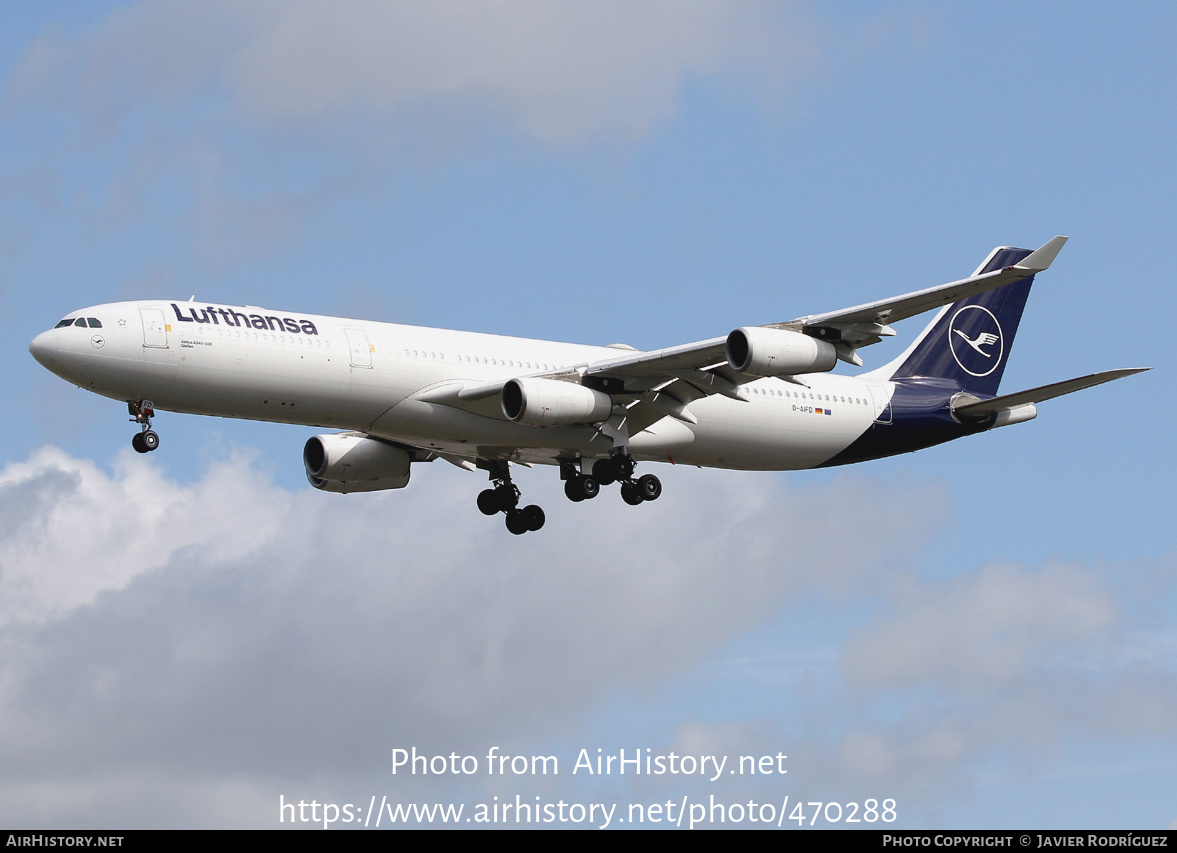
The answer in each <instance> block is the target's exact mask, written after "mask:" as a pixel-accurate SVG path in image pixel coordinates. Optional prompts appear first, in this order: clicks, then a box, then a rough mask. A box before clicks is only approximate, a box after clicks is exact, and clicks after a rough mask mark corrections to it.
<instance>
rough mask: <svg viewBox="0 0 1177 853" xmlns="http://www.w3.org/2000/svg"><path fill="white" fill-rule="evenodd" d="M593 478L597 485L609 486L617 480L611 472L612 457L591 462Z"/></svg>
mask: <svg viewBox="0 0 1177 853" xmlns="http://www.w3.org/2000/svg"><path fill="white" fill-rule="evenodd" d="M593 479H594V480H596V481H597V485H599V486H611V485H613V484H614V483H616V482H617V476H616V475H615V474H614V472H613V460H612V459H598V460H597V461H596V462H594V463H593Z"/></svg>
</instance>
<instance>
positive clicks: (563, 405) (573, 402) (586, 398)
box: [501, 378, 613, 426]
mask: <svg viewBox="0 0 1177 853" xmlns="http://www.w3.org/2000/svg"><path fill="white" fill-rule="evenodd" d="M501 403H502V407H503V416H504V417H505V418H506V419H507V420H509V421H518V422H519V423H521V424H529V425H531V426H552V425H553V424H595V423H597V422H599V421H603V420H607V419H608V418H609V415H610V414H611V413H612V412H613V398H612V397H610V396H609V395H608V394H605V393H602V392H601V391H594V390H593V389H592V388H586V387H584V386H583V385H577V384H575V383H572V382H561V381H560V380H558V379H538V378H526V379H512V380H510V381H508V382H507V384H506V385H504V386H503V393H502V397H501Z"/></svg>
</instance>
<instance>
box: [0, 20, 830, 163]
mask: <svg viewBox="0 0 1177 853" xmlns="http://www.w3.org/2000/svg"><path fill="white" fill-rule="evenodd" d="M819 38H820V33H819V32H818V31H817V29H816V28H815V26H814V24H813V23H812V21H811V20H810V19H809V16H808V14H807V12H806V9H805V6H804V4H789V5H782V4H776V3H767V2H748V3H740V4H731V3H725V2H720V0H686V2H664V1H662V0H650V2H639V3H635V2H623V0H600V1H599V2H594V3H546V2H540V0H510V1H509V2H497V3H483V2H473V0H439V2H434V3H395V4H393V3H367V2H358V0H352V2H337V3H330V4H328V3H322V2H281V3H276V2H271V3H255V4H250V5H248V6H242V5H241V4H236V3H225V2H204V3H191V2H176V0H172V2H159V3H140V4H137V5H134V6H131V7H127V8H123V9H119V10H117V11H115V12H113V13H111V14H110V15H109V16H108V17H107V18H106V19H105V20H104V21H103V22H102V23H101V24H99V25H98V26H97V27H96V28H94V29H93V30H92V31H89V32H86V33H83V34H81V35H75V36H63V35H61V34H59V33H49V34H46V35H44V36H42V38H41V39H39V40H38V41H37V42H36V43H35V44H34V45H33V46H32V47H31V48H30V49H29V51H28V52H27V53H26V55H25V57H24V59H23V62H22V63H21V65H20V66H19V68H18V69H17V71H16V73H15V74H14V75H13V78H12V79H11V80H10V81H9V89H10V92H12V93H13V94H15V95H17V96H30V95H34V94H36V95H38V96H43V95H44V94H45V92H46V90H47V89H48V90H49V91H54V92H56V93H57V94H58V95H59V96H62V97H66V98H68V99H69V100H70V101H71V102H73V103H74V104H75V105H76V106H77V107H79V108H87V109H89V110H93V108H94V107H95V105H101V106H100V109H104V110H107V111H108V118H114V119H116V120H117V117H118V116H119V115H120V113H121V112H122V111H124V110H125V109H127V107H128V105H129V104H130V103H152V102H157V103H158V102H167V101H171V100H176V99H182V98H190V97H194V96H197V95H200V94H203V93H206V92H207V91H208V90H209V89H210V87H211V88H222V89H227V90H228V91H229V92H230V93H231V95H232V97H233V99H234V100H235V101H236V103H237V104H238V106H239V107H240V108H241V110H242V111H243V114H245V115H247V116H249V117H250V118H251V119H253V120H263V121H272V120H279V121H286V120H298V121H301V120H306V119H326V120H328V121H337V120H339V119H340V117H341V116H342V115H346V114H348V113H350V112H352V111H358V112H360V113H364V114H376V115H380V114H387V115H396V114H406V115H417V116H420V114H421V113H420V110H421V109H422V108H424V109H425V111H426V113H428V112H429V111H430V110H432V109H440V110H442V111H443V112H452V111H455V110H456V111H462V112H466V113H468V114H469V115H470V116H472V117H473V118H474V119H475V120H483V119H487V118H490V119H492V120H493V121H496V122H502V123H503V124H504V125H505V126H507V127H510V128H513V129H515V130H518V131H521V132H523V133H525V134H528V135H530V136H533V137H535V138H537V139H541V140H544V141H546V142H551V143H561V144H562V143H578V142H582V141H584V140H586V139H589V138H592V137H598V136H607V137H609V136H618V137H621V138H632V137H636V136H641V135H644V134H646V133H648V132H649V131H650V130H651V129H652V128H653V127H655V126H657V125H658V124H659V123H660V122H662V121H664V120H666V119H667V118H668V117H670V116H671V115H673V114H674V112H675V111H676V110H677V109H678V106H679V101H680V99H681V97H682V87H683V85H684V83H685V82H687V81H688V80H690V79H691V78H704V77H712V76H716V75H719V76H732V75H737V76H749V77H750V79H754V80H756V81H757V88H758V89H759V90H762V91H763V90H765V89H768V90H773V91H775V90H779V89H780V88H781V87H782V85H786V81H791V80H793V79H794V78H795V77H796V76H797V74H799V73H800V72H801V71H802V70H804V69H810V68H812V67H813V65H814V64H815V63H816V62H817V59H818V54H819V50H818V48H817V46H816V45H817V43H818V41H819Z"/></svg>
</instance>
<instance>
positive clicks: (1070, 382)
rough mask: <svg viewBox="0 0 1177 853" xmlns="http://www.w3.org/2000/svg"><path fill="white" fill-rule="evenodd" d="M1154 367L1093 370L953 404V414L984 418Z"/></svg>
mask: <svg viewBox="0 0 1177 853" xmlns="http://www.w3.org/2000/svg"><path fill="white" fill-rule="evenodd" d="M1151 369H1152V368H1149V367H1127V368H1123V369H1122V370H1105V371H1103V372H1101V373H1092V374H1091V375H1090V376H1080V377H1079V378H1077V379H1067V380H1066V381H1063V382H1054V383H1052V384H1050V385H1043V386H1041V387H1040V388H1031V389H1030V390H1029V391H1019V392H1017V393H1016V394H1003V395H1002V396H1000V397H994V398H992V399H990V400H981V401H979V402H975V403H965V404H964V405H961V406H953V407H952V413H953V414H954V415H960V416H963V417H966V418H983V417H985V416H987V415H991V414H994V413H1000V412H1005V411H1009V410H1011V409H1016V408H1018V407H1019V406H1025V405H1028V404H1031V403H1041V402H1043V401H1045V400H1053V399H1054V398H1055V397H1061V396H1063V395H1064V394H1071V393H1074V392H1075V391H1082V390H1083V389H1084V388H1091V387H1093V386H1095V385H1102V384H1103V383H1105V382H1111V381H1112V380H1113V379H1122V378H1124V377H1125V376H1131V375H1132V374H1134V373H1143V372H1144V371H1146V370H1151Z"/></svg>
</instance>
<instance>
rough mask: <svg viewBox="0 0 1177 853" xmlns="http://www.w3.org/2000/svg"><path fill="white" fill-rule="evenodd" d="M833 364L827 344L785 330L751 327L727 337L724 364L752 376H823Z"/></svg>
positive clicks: (834, 353) (835, 355) (835, 356)
mask: <svg viewBox="0 0 1177 853" xmlns="http://www.w3.org/2000/svg"><path fill="white" fill-rule="evenodd" d="M837 362H838V352H837V350H835V349H834V345H833V344H831V343H830V342H829V341H820V340H818V339H817V338H811V337H810V336H809V335H803V334H801V333H800V332H791V331H789V330H788V329H765V328H763V327H760V326H751V327H745V328H742V329H736V330H735V331H734V332H732V333H731V334H730V335H728V336H727V363H728V364H729V365H730V366H731V368H732V369H733V370H738V371H739V372H740V373H748V374H751V375H752V376H794V375H796V374H798V373H825V372H826V371H827V370H833V369H834V365H835V364H837Z"/></svg>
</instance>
